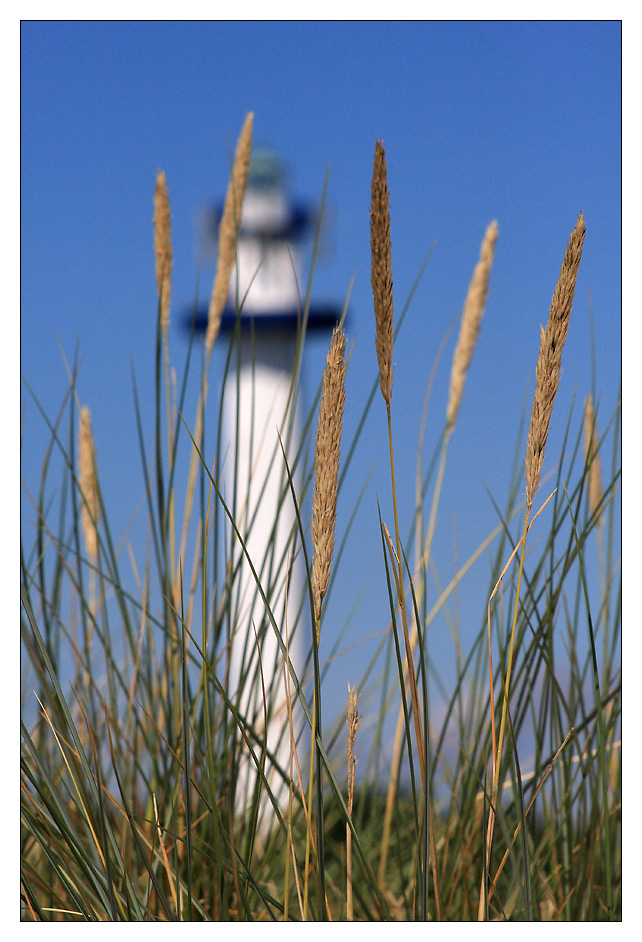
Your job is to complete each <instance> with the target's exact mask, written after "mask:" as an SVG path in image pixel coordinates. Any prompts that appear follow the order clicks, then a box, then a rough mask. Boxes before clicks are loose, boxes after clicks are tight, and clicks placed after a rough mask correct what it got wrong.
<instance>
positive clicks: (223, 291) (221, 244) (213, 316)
mask: <svg viewBox="0 0 642 942" xmlns="http://www.w3.org/2000/svg"><path fill="white" fill-rule="evenodd" d="M253 124H254V114H253V113H252V112H250V113H249V114H248V115H247V116H246V118H245V122H244V123H243V129H242V130H241V134H240V136H239V139H238V143H237V145H236V154H235V157H234V165H233V167H232V174H231V177H230V182H229V184H228V188H227V194H226V196H225V204H224V206H223V215H222V217H221V222H220V225H219V231H218V260H217V264H216V276H215V278H214V285H213V287H212V295H211V297H210V304H209V311H208V316H207V332H206V334H205V349H206V351H207V353H208V354H210V353H211V352H212V347H213V346H214V341H215V340H216V337H217V336H218V332H219V328H220V326H221V316H222V314H223V308H224V307H225V302H226V301H227V296H228V294H229V290H230V275H231V274H232V268H233V267H234V261H235V258H236V239H237V236H238V231H239V227H240V224H241V210H242V208H243V199H244V197H245V190H246V188H247V180H248V176H249V173H250V161H251V158H252V128H253Z"/></svg>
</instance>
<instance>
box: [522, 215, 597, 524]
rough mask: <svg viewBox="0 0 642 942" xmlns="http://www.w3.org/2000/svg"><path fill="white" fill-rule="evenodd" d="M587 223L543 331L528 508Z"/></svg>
mask: <svg viewBox="0 0 642 942" xmlns="http://www.w3.org/2000/svg"><path fill="white" fill-rule="evenodd" d="M585 233H586V226H585V225H584V217H583V215H582V213H580V214H579V216H578V217H577V222H576V224H575V228H574V229H573V232H572V233H571V237H570V239H569V241H568V245H567V247H566V252H565V254H564V261H563V262H562V267H561V270H560V277H559V280H558V282H557V285H556V287H555V291H554V293H553V300H552V301H551V307H550V311H549V314H548V321H547V324H546V329H542V331H541V341H540V348H539V357H538V359H537V366H536V369H535V395H534V398H533V410H532V412H531V422H530V427H529V430H528V441H527V443H526V508H527V514H528V513H529V512H530V509H531V507H532V506H533V499H534V497H535V492H536V491H537V488H538V487H539V479H540V473H541V470H542V464H543V462H544V452H545V449H546V439H547V437H548V429H549V426H550V422H551V414H552V412H553V403H554V402H555V396H556V394H557V389H558V386H559V379H560V368H561V365H562V350H563V348H564V342H565V341H566V337H567V335H568V327H569V321H570V317H571V309H572V307H573V297H574V295H575V281H576V279H577V273H578V271H579V267H580V260H581V258H582V246H583V245H584V236H585Z"/></svg>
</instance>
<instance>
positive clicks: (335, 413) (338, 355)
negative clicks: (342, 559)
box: [312, 327, 346, 640]
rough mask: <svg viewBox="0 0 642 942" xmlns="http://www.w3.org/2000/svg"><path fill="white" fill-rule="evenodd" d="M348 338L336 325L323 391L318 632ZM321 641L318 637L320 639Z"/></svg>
mask: <svg viewBox="0 0 642 942" xmlns="http://www.w3.org/2000/svg"><path fill="white" fill-rule="evenodd" d="M345 350H346V337H345V334H344V333H343V331H342V329H341V327H335V329H334V332H333V334H332V340H331V341H330V350H329V351H328V355H327V358H326V368H325V371H324V373H323V391H322V394H321V405H320V407H319V424H318V428H317V439H316V448H315V456H314V463H315V481H314V494H313V497H312V545H313V549H314V555H313V557H312V597H313V599H314V614H315V619H316V623H317V631H318V626H319V622H320V619H321V607H322V604H323V597H324V596H325V594H326V592H327V590H328V583H329V581H330V567H331V565H332V554H333V551H334V526H335V521H336V516H337V492H338V482H339V456H340V452H341V430H342V427H343V407H344V404H345V375H346V365H345ZM317 640H318V639H317Z"/></svg>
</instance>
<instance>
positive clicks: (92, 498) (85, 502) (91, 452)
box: [78, 406, 100, 562]
mask: <svg viewBox="0 0 642 942" xmlns="http://www.w3.org/2000/svg"><path fill="white" fill-rule="evenodd" d="M78 464H79V469H78V470H79V473H78V481H79V484H80V491H81V501H82V503H81V508H80V515H81V521H82V530H83V536H84V539H85V547H86V549H87V555H88V556H89V558H90V559H91V560H92V561H93V562H95V561H96V559H97V557H98V533H97V527H98V518H99V509H100V508H99V502H98V485H97V480H96V447H95V444H94V437H93V433H92V429H91V413H90V411H89V408H88V406H83V408H82V409H81V411H80V431H79V434H78Z"/></svg>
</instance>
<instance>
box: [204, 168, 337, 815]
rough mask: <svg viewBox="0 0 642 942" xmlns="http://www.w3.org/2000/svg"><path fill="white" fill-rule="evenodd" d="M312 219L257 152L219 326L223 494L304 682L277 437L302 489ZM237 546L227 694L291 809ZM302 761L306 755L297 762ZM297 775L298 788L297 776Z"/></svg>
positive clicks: (299, 574) (264, 620)
mask: <svg viewBox="0 0 642 942" xmlns="http://www.w3.org/2000/svg"><path fill="white" fill-rule="evenodd" d="M315 221H316V215H315V212H314V210H313V208H312V207H309V206H304V205H301V204H296V203H294V202H293V201H292V200H291V199H289V197H288V194H287V193H286V189H285V174H284V168H283V165H282V164H281V162H280V160H279V159H278V158H277V156H276V155H275V154H273V153H272V152H269V151H258V152H256V153H255V154H254V156H253V158H252V165H251V168H250V176H249V180H248V186H247V190H246V194H245V199H244V202H243V208H242V214H241V224H240V231H239V241H238V249H237V268H235V269H234V270H233V272H232V275H231V280H230V293H229V300H228V307H227V308H226V309H225V311H224V312H223V317H222V321H221V332H222V333H227V334H228V335H229V334H230V333H232V331H234V332H235V333H234V338H235V341H234V343H235V346H234V348H233V349H232V351H231V361H230V366H231V369H230V372H229V374H228V376H227V379H226V387H225V390H224V413H223V426H224V443H225V444H224V445H223V447H222V450H221V454H220V458H219V467H221V466H222V468H223V471H222V476H223V482H224V491H225V499H226V502H227V504H228V507H230V508H231V509H232V510H233V515H234V520H235V522H236V525H237V527H238V529H239V531H240V533H241V534H242V536H243V539H244V541H245V545H246V548H247V551H248V553H249V556H250V559H251V560H252V563H253V566H254V569H255V571H256V573H257V574H258V577H259V581H260V583H261V587H262V589H263V592H264V593H265V595H266V597H267V599H268V603H269V605H270V609H271V611H272V613H273V615H274V619H275V621H276V624H277V626H278V629H279V631H280V634H281V637H282V639H283V642H284V644H286V645H287V647H288V650H289V656H290V660H291V661H292V664H293V666H294V669H295V671H296V674H297V677H299V679H300V680H302V681H303V680H304V679H305V678H304V667H305V662H306V658H307V655H308V652H309V650H310V645H311V642H310V630H311V629H310V622H309V611H308V607H307V605H306V598H307V597H304V589H305V566H304V562H303V554H302V552H301V544H300V538H299V533H298V527H297V522H296V514H295V510H294V505H293V501H292V495H291V493H290V488H289V484H288V476H287V471H286V468H285V463H284V460H283V452H282V450H281V444H280V443H279V437H280V439H281V443H282V445H283V450H284V451H285V455H286V457H287V462H288V466H289V468H290V469H291V471H292V470H293V469H294V474H293V476H294V483H295V490H296V492H297V494H299V493H300V491H299V489H298V488H297V487H296V485H297V482H298V475H297V469H296V465H297V463H298V462H297V455H298V449H299V446H300V443H301V424H302V423H301V415H300V406H299V403H298V397H297V392H298V388H297V387H298V376H297V374H298V369H297V362H296V361H297V357H300V355H301V352H300V351H297V345H296V341H297V336H298V335H299V330H300V327H301V319H302V310H301V303H300V299H299V286H300V284H301V281H300V265H301V252H300V246H301V242H302V240H303V239H304V238H305V236H306V235H307V234H308V233H310V232H311V230H312V228H313V226H314V224H315ZM213 223H214V224H215V225H216V223H217V220H216V219H214V220H213ZM239 311H240V314H239V313H238V312H239ZM340 315H341V308H340V307H338V306H336V305H332V304H330V305H310V306H309V309H308V317H307V324H306V331H307V332H310V331H319V330H328V328H331V327H332V326H333V325H334V324H335V323H336V322H337V321H338V320H339V318H340ZM206 322H207V313H206V312H205V311H203V312H199V316H198V317H197V322H196V325H197V328H199V329H201V330H205V328H206ZM299 336H300V335H299ZM230 545H232V546H233V554H234V555H233V558H232V560H231V564H232V566H236V565H238V567H239V575H238V577H237V578H236V579H235V580H234V598H233V603H232V611H233V613H234V614H233V618H232V625H233V635H232V637H231V654H230V672H229V691H230V696H231V699H232V701H233V702H234V703H235V705H236V707H237V709H238V710H239V712H240V714H241V715H242V716H243V717H245V719H246V721H247V724H248V727H249V728H250V729H251V730H252V732H253V735H250V741H251V742H252V746H253V748H254V752H255V754H256V755H257V757H258V759H259V760H261V756H262V742H263V737H264V735H265V733H266V725H265V716H266V714H267V740H266V741H267V751H268V755H267V758H266V764H265V773H266V777H267V779H268V782H269V783H270V787H271V789H272V791H273V793H274V796H275V798H276V800H277V802H278V804H279V806H280V807H281V809H283V808H284V806H285V802H286V800H287V794H288V787H289V773H290V728H289V720H288V711H287V698H286V689H285V681H284V676H283V655H282V652H281V650H280V646H279V643H278V641H277V639H276V637H275V631H274V626H273V625H272V623H271V620H270V619H269V617H268V616H267V614H266V610H265V604H264V602H263V600H262V598H261V595H260V594H259V592H258V589H257V585H256V579H255V578H254V575H253V574H252V571H251V569H250V567H249V566H248V564H247V560H246V559H245V557H244V554H243V552H242V550H241V547H240V546H239V544H238V541H230ZM259 650H260V657H259ZM290 686H291V694H292V697H293V718H294V732H295V735H297V734H298V733H300V731H301V727H302V720H303V716H302V710H301V709H300V707H299V706H298V705H297V703H296V693H295V688H294V686H293V684H292V683H291V682H290ZM264 694H265V696H264ZM264 701H267V702H264ZM299 747H301V743H299ZM239 756H240V758H239V763H238V768H237V774H236V778H235V787H236V807H237V809H238V810H239V811H241V810H242V809H243V808H245V807H247V805H248V804H249V803H250V802H251V800H252V797H253V790H254V788H255V785H256V782H257V777H256V773H255V763H254V762H253V760H252V759H251V757H250V756H249V752H248V749H247V744H246V743H245V742H244V741H243V739H242V737H240V736H239ZM302 759H303V754H302V753H299V761H300V763H301V760H302ZM301 767H302V769H303V768H305V764H302V765H301ZM294 776H295V777H294V782H295V787H296V785H297V779H296V769H295V770H294ZM260 807H261V814H265V820H264V821H263V825H264V826H265V824H268V823H269V821H270V819H274V812H273V810H272V809H271V807H270V802H269V801H266V800H265V799H264V800H263V801H262V803H261V806H260Z"/></svg>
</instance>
